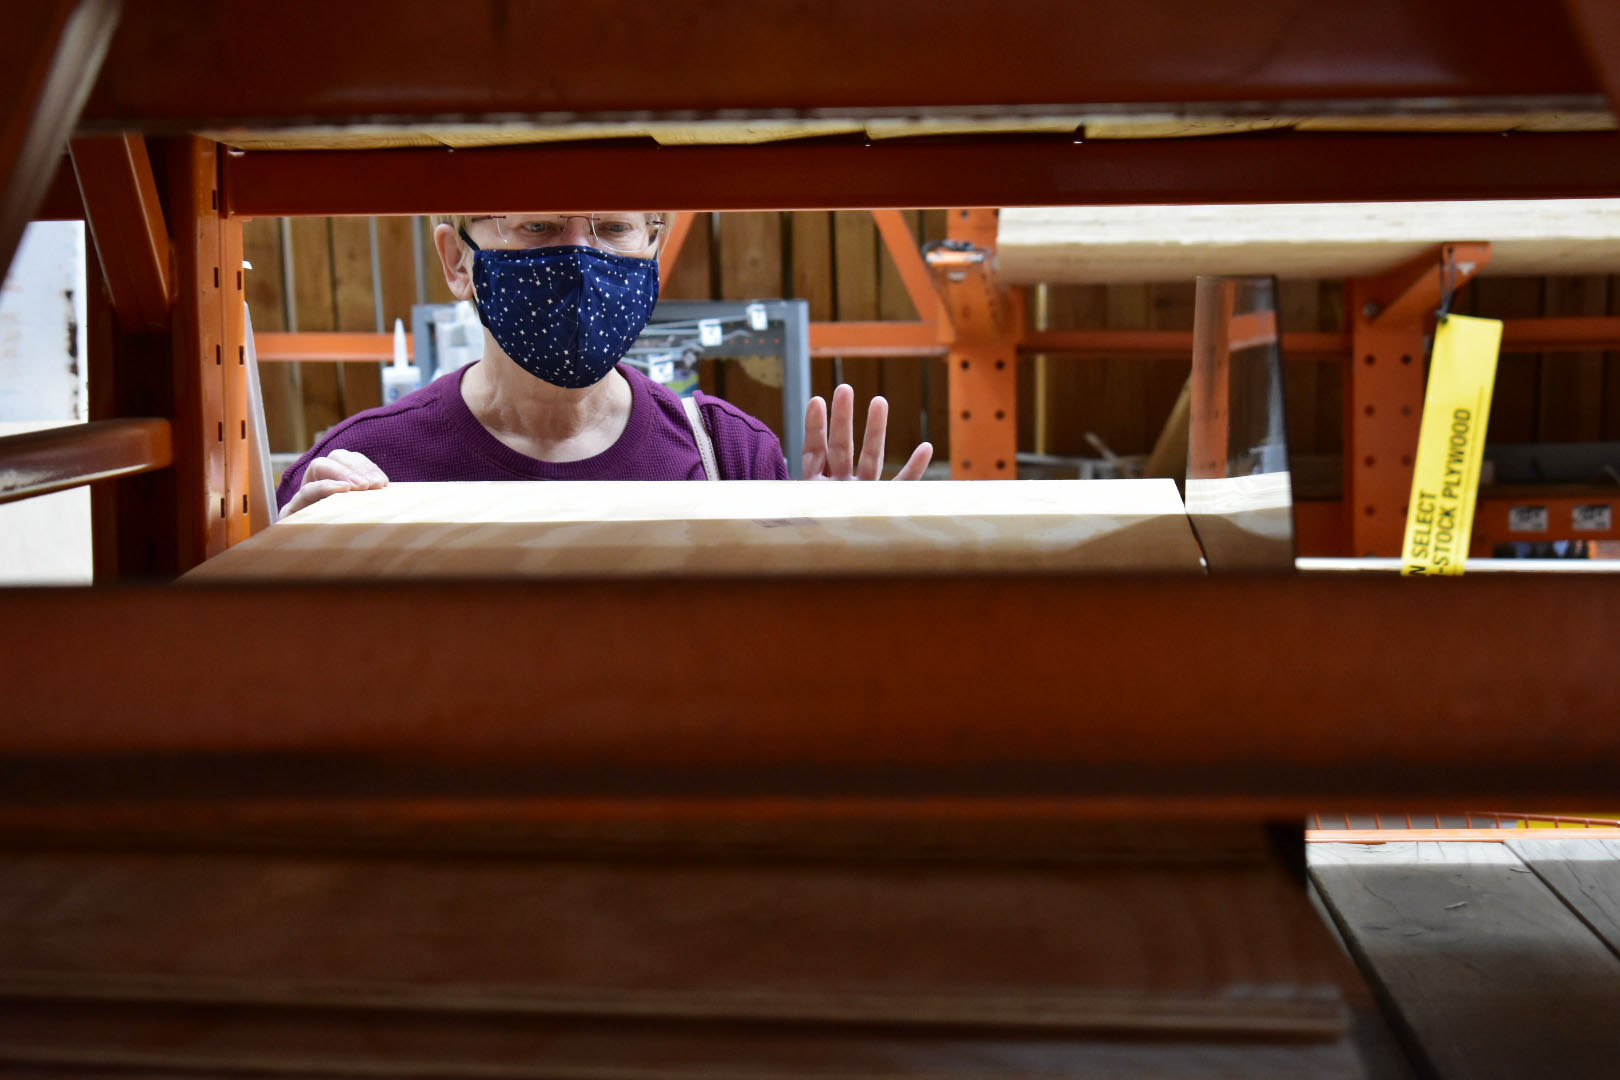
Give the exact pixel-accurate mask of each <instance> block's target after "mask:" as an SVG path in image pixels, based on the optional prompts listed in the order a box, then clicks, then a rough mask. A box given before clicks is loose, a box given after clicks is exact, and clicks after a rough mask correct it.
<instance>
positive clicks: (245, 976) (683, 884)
mask: <svg viewBox="0 0 1620 1080" xmlns="http://www.w3.org/2000/svg"><path fill="white" fill-rule="evenodd" d="M1343 977H1344V969H1343V962H1342V959H1341V957H1340V956H1339V955H1338V953H1337V951H1336V950H1335V949H1334V947H1333V945H1332V943H1331V941H1330V939H1329V938H1328V935H1327V932H1326V930H1325V928H1324V927H1323V926H1322V925H1321V924H1320V922H1319V920H1317V918H1316V916H1315V914H1314V912H1312V911H1311V910H1310V907H1309V905H1308V903H1307V902H1306V899H1305V896H1304V894H1303V892H1302V891H1301V890H1300V889H1299V888H1298V886H1297V884H1295V883H1294V882H1292V881H1291V880H1290V879H1289V878H1288V876H1287V874H1286V873H1285V872H1284V871H1283V870H1282V869H1281V868H1280V867H1279V866H1277V865H1275V864H1274V863H1273V864H1266V863H1249V864H1232V865H1219V864H1216V865H1210V864H1199V863H1196V862H1194V863H1181V864H1177V865H1163V864H1161V865H1154V864H1152V863H1147V864H1134V863H1117V864H1100V865H1099V864H1091V865H1066V864H1057V865H1042V864H1039V863H1035V864H1024V865H1019V864H1000V865H995V864H985V863H976V864H966V865H954V864H951V863H934V862H922V863H913V864H884V863H881V862H865V863H859V864H839V863H836V862H833V863H828V862H824V861H819V860H813V861H809V862H805V861H799V860H795V859H793V858H792V856H791V854H787V855H782V854H779V855H777V856H776V857H775V858H758V857H756V858H753V859H750V860H747V861H728V860H724V859H713V860H700V861H697V862H681V861H668V860H657V859H646V860H635V861H610V860H602V859H593V858H579V859H555V860H540V859H532V860H522V859H513V858H504V859H503V858H488V859H480V858H465V857H462V858H458V857H444V858H438V859H432V858H393V857H374V858H373V857H350V858H343V857H336V856H331V857H311V856H299V855H286V856H278V855H273V854H265V855H231V854H206V853H184V852H177V853H169V854H163V853H142V852H43V851H42V852H14V853H11V854H9V855H8V856H7V857H6V858H5V859H4V860H3V861H0V994H3V995H4V996H5V997H6V998H8V999H13V1000H34V1001H62V1002H67V1001H129V1002H145V1003H168V1004H190V1005H211V1006H220V1007H223V1006H231V1005H235V1006H242V1007H247V1006H257V1007H265V1008H270V1007H276V1008H281V1007H289V1008H290V1007H302V1008H312V1007H322V1008H333V1009H357V1008H365V1009H396V1010H422V1011H427V1012H450V1013H462V1014H465V1013H503V1014H508V1015H514V1016H517V1015H524V1016H598V1017H624V1018H642V1019H652V1018H665V1019H679V1018H685V1019H690V1020H704V1019H730V1020H741V1019H748V1020H757V1021H765V1020H775V1021H783V1022H787V1021H793V1022H807V1023H812V1022H813V1023H837V1024H861V1025H872V1024H895V1023H904V1024H916V1025H969V1026H973V1027H976V1028H980V1029H993V1028H1009V1029H1017V1030H1026V1031H1029V1030H1046V1031H1065V1032H1088V1033H1092V1034H1099V1033H1121V1032H1138V1033H1147V1032H1156V1033H1161V1034H1178V1035H1183V1036H1193V1035H1198V1034H1199V1033H1202V1034H1204V1035H1205V1036H1211V1035H1221V1036H1224V1037H1255V1038H1258V1037H1284V1038H1290V1039H1301V1040H1318V1041H1328V1042H1332V1041H1334V1040H1337V1039H1338V1038H1339V1037H1341V1036H1342V1035H1343V1034H1344V1032H1345V1029H1346V1022H1345V1021H1346V1018H1345V1013H1344V1008H1343V1002H1342V999H1341V996H1340V984H1341V981H1342V979H1343Z"/></svg>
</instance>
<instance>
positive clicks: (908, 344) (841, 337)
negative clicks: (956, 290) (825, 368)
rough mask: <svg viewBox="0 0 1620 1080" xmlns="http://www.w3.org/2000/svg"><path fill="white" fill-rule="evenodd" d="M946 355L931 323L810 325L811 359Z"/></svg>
mask: <svg viewBox="0 0 1620 1080" xmlns="http://www.w3.org/2000/svg"><path fill="white" fill-rule="evenodd" d="M947 351H948V350H947V346H945V345H944V344H942V343H941V342H940V340H939V332H938V331H937V330H935V329H934V327H933V325H932V324H931V323H924V322H818V323H811V324H810V355H811V356H944V355H945V353H946V352H947Z"/></svg>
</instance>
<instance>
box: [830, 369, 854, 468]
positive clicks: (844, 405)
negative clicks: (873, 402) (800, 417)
mask: <svg viewBox="0 0 1620 1080" xmlns="http://www.w3.org/2000/svg"><path fill="white" fill-rule="evenodd" d="M827 475H828V476H830V477H832V478H833V479H834V480H849V479H851V478H852V477H853V476H854V475H855V388H854V387H852V386H850V385H849V384H848V383H842V384H840V385H839V387H838V389H836V390H834V391H833V399H832V423H831V424H830V425H829V429H828V442H827Z"/></svg>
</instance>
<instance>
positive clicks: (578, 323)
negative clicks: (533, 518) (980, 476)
mask: <svg viewBox="0 0 1620 1080" xmlns="http://www.w3.org/2000/svg"><path fill="white" fill-rule="evenodd" d="M435 221H436V224H435V227H434V232H433V240H434V244H435V246H436V247H437V248H438V251H439V258H440V261H441V262H442V263H443V266H444V273H445V279H446V280H447V281H448V282H449V285H450V291H451V292H452V293H453V294H454V295H455V296H456V297H457V298H459V299H462V300H472V301H474V302H475V303H476V304H477V306H478V316H479V319H480V321H482V322H483V324H484V338H485V341H484V356H483V359H481V360H479V361H478V362H477V363H474V364H469V365H468V366H466V367H464V368H462V369H460V370H459V371H453V372H450V373H448V374H445V375H442V376H440V377H439V378H437V379H435V380H434V381H433V382H432V383H430V384H429V385H428V386H425V387H423V388H422V389H421V390H418V391H416V392H415V393H413V394H408V395H406V396H405V397H403V398H400V399H399V400H398V401H396V402H393V403H392V404H389V405H384V406H382V407H381V408H376V409H368V410H366V411H365V412H362V413H358V414H356V415H354V416H351V417H349V418H348V419H347V420H345V421H343V422H342V423H340V424H337V425H336V426H334V427H333V428H332V429H331V430H330V431H328V432H327V433H326V435H325V436H324V437H322V438H321V440H320V441H319V442H317V443H316V444H315V445H314V446H313V447H311V448H310V449H309V451H308V452H306V453H305V454H304V455H303V456H302V457H301V458H299V459H298V461H297V462H295V463H294V464H293V465H292V466H291V467H290V468H289V469H287V471H286V473H285V474H284V475H283V477H282V481H281V485H280V487H279V489H278V491H277V501H278V503H279V504H280V506H281V515H282V516H283V517H285V516H287V515H288V514H292V513H296V512H297V511H299V510H301V509H303V508H304V507H306V506H309V505H310V504H312V503H315V502H317V501H319V500H321V499H324V498H326V497H328V496H330V495H335V494H338V493H340V492H345V491H355V490H363V489H367V488H375V487H381V486H383V485H384V484H386V483H388V481H389V480H391V479H392V480H399V481H449V480H704V479H724V480H786V479H787V478H788V472H787V463H786V461H785V460H784V459H783V456H782V446H781V442H780V440H778V439H777V437H776V435H775V433H773V432H772V431H771V430H770V428H768V427H766V426H765V425H764V424H763V423H761V422H760V421H758V420H756V419H755V418H753V417H751V416H749V415H748V414H747V413H745V412H743V411H742V410H740V409H738V408H736V407H735V406H733V405H731V404H729V403H727V402H725V401H722V400H720V399H719V398H716V397H712V396H709V395H705V394H701V393H699V394H698V395H696V396H695V397H693V398H688V399H682V398H680V397H677V396H676V395H675V394H674V393H672V392H671V391H669V390H668V389H666V388H664V387H663V386H660V385H659V384H657V383H655V382H653V381H652V380H651V379H649V378H648V377H647V376H645V375H643V374H642V373H641V372H639V371H637V370H636V369H635V368H633V367H630V366H628V365H625V364H620V363H619V360H620V359H621V358H622V357H623V356H624V354H625V353H626V352H627V351H628V350H629V349H630V346H631V345H632V344H633V343H634V342H635V340H636V335H637V334H639V333H640V332H641V330H642V328H643V327H645V326H646V324H647V320H648V318H649V317H650V316H651V315H652V311H653V307H654V305H655V304H656V303H657V301H658V250H659V246H660V244H661V240H662V235H663V230H664V224H665V215H661V214H641V213H622V214H507V215H498V216H480V217H441V218H437V219H435ZM854 396H855V395H854V391H853V390H852V389H851V388H850V387H849V386H847V385H846V386H840V387H838V389H837V390H836V391H835V392H834V394H833V400H832V406H831V409H830V410H829V409H828V406H827V403H826V402H824V401H823V400H822V399H821V398H819V397H816V398H812V399H811V401H810V404H809V407H808V408H807V409H806V410H805V439H804V462H803V464H804V469H803V475H804V477H805V478H806V479H815V480H822V479H834V480H852V479H854V480H875V479H877V478H878V475H879V473H880V471H881V470H882V467H883V452H884V435H885V432H886V429H887V426H888V404H887V403H886V402H885V401H884V400H883V399H882V398H874V399H873V400H872V404H871V407H870V408H869V409H868V412H867V419H866V430H865V435H864V438H863V441H862V446H861V449H860V451H859V454H858V455H857V451H856V447H855V439H854V412H855V408H854ZM829 411H830V415H829ZM932 455H933V448H932V447H931V446H930V445H929V444H928V443H923V444H922V445H920V446H918V447H917V448H916V450H915V451H913V452H912V454H911V457H910V459H909V460H908V461H907V462H906V464H905V466H904V467H903V468H902V469H901V470H900V473H899V474H898V475H897V476H896V479H901V480H915V479H918V478H920V477H921V475H922V472H923V470H924V469H925V468H926V467H927V466H928V462H929V460H930V458H931V457H932Z"/></svg>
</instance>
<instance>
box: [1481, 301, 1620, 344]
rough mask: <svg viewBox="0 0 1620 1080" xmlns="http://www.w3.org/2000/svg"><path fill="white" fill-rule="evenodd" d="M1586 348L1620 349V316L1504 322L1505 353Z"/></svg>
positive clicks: (1510, 320) (1486, 314) (1483, 313)
mask: <svg viewBox="0 0 1620 1080" xmlns="http://www.w3.org/2000/svg"><path fill="white" fill-rule="evenodd" d="M1479 314H1481V315H1485V316H1489V315H1490V312H1488V311H1482V312H1480V313H1479ZM1585 349H1620V317H1617V316H1601V315H1595V316H1589V317H1570V318H1546V319H1507V320H1504V321H1503V323H1502V351H1503V352H1580V351H1582V350H1585Z"/></svg>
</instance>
